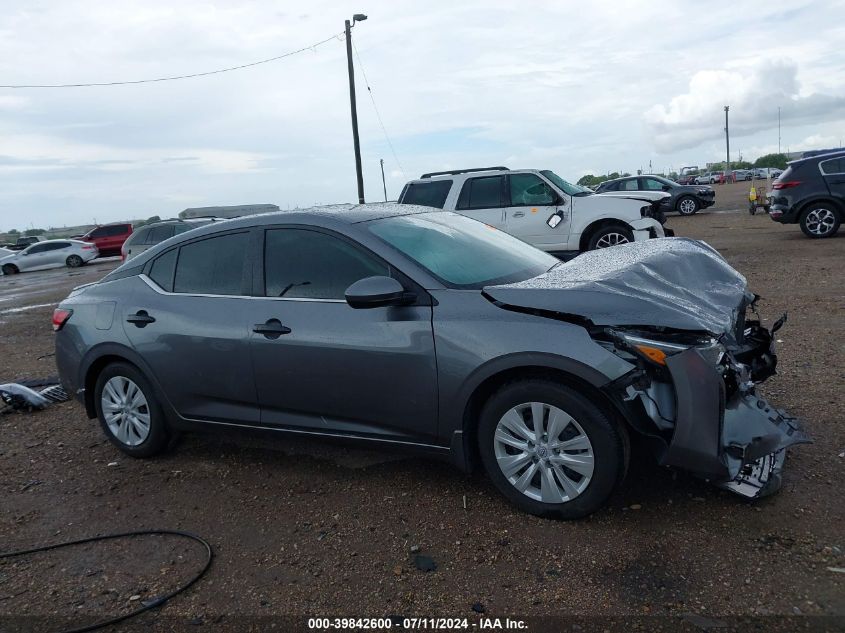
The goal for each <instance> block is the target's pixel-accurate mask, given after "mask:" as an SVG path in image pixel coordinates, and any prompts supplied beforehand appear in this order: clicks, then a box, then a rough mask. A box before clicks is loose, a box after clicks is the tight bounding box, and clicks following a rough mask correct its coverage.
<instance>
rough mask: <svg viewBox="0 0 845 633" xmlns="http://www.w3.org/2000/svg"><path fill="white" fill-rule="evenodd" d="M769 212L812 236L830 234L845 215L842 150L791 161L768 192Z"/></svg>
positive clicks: (844, 162) (774, 218)
mask: <svg viewBox="0 0 845 633" xmlns="http://www.w3.org/2000/svg"><path fill="white" fill-rule="evenodd" d="M769 216H770V217H771V218H772V220H774V221H775V222H780V223H781V224H796V223H797V224H798V225H800V227H801V230H802V231H803V232H804V235H806V236H807V237H811V238H822V237H832V236H834V235H836V232H837V231H838V230H839V226H840V225H841V224H842V220H843V218H845V152H835V153H831V154H822V155H817V156H812V157H810V158H803V159H800V160H796V161H792V162H791V163H789V164H788V165H787V167H786V171H784V172H783V173H782V174H781V175H780V176H778V178H777V180H775V181H774V182H773V183H772V190H771V192H770V194H769Z"/></svg>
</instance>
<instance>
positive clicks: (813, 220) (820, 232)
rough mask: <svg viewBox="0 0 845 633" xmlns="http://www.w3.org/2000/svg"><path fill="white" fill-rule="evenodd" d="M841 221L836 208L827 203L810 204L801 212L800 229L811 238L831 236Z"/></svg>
mask: <svg viewBox="0 0 845 633" xmlns="http://www.w3.org/2000/svg"><path fill="white" fill-rule="evenodd" d="M841 222H842V218H841V217H840V213H839V210H838V209H835V208H834V207H833V206H832V205H830V204H827V203H821V204H812V205H810V206H809V207H807V209H806V210H805V211H804V213H802V214H801V221H800V225H801V230H802V231H804V235H806V236H807V237H811V238H813V239H819V238H822V237H832V236H833V235H836V232H837V231H838V230H839V224H840V223H841Z"/></svg>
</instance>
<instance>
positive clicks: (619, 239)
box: [596, 233, 629, 248]
mask: <svg viewBox="0 0 845 633" xmlns="http://www.w3.org/2000/svg"><path fill="white" fill-rule="evenodd" d="M628 242H629V240H628V237H627V236H625V235H623V234H622V233H607V234H606V235H602V236H601V237H600V238H599V239H598V241H597V242H596V248H607V247H608V246H616V245H617V244H627V243H628Z"/></svg>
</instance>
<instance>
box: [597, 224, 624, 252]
mask: <svg viewBox="0 0 845 633" xmlns="http://www.w3.org/2000/svg"><path fill="white" fill-rule="evenodd" d="M633 241H634V234H633V233H632V232H631V229H629V228H626V227H624V226H622V225H621V224H611V225H610V226H604V227H602V228H600V229H599V230H598V231H596V232H595V233H593V235H592V237H591V238H590V243H589V245H588V246H587V250H590V251H592V250H596V249H597V248H608V247H610V246H616V245H617V244H627V243H628V242H633Z"/></svg>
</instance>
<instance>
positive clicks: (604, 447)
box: [478, 378, 625, 519]
mask: <svg viewBox="0 0 845 633" xmlns="http://www.w3.org/2000/svg"><path fill="white" fill-rule="evenodd" d="M623 433H624V430H622V429H620V428H619V427H618V426H617V425H616V424H614V423H613V422H611V421H610V420H609V419H608V417H607V416H606V415H605V414H604V412H603V411H602V410H601V409H600V408H599V407H597V406H596V405H595V404H594V403H592V402H590V400H589V399H588V398H586V397H585V396H583V395H582V394H580V393H578V392H577V391H575V390H574V389H571V388H569V387H566V386H564V385H561V384H558V383H556V382H554V381H552V380H547V379H542V378H532V379H527V380H520V381H516V382H511V383H508V384H506V385H505V386H503V387H502V388H501V389H499V390H498V391H497V392H496V393H495V394H494V395H493V396H492V397H491V398H490V400H488V401H487V403H486V404H485V405H484V408H483V409H482V411H481V417H480V420H479V428H478V442H479V452H480V454H481V460H482V462H483V463H484V467H485V469H486V471H487V473H488V475H489V476H490V478H491V480H492V481H493V483H494V484H495V486H496V488H498V490H499V491H500V492H501V493H502V494H503V495H504V496H505V497H507V498H508V499H509V500H510V501H511V502H512V503H513V504H514V505H516V506H517V507H519V508H520V509H521V510H524V511H525V512H530V513H531V514H536V515H538V516H542V517H548V518H555V519H576V518H580V517H583V516H586V515H588V514H590V513H592V512H594V511H595V510H597V509H598V508H600V507H601V506H602V505H603V504H604V503H605V501H607V498H608V497H609V496H610V494H611V493H612V492H613V490H614V489H615V488H616V486H617V485H618V483H619V482H620V481H621V480H622V477H623V476H624V474H625V448H624V447H625V444H624V438H623V435H622V434H623Z"/></svg>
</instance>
